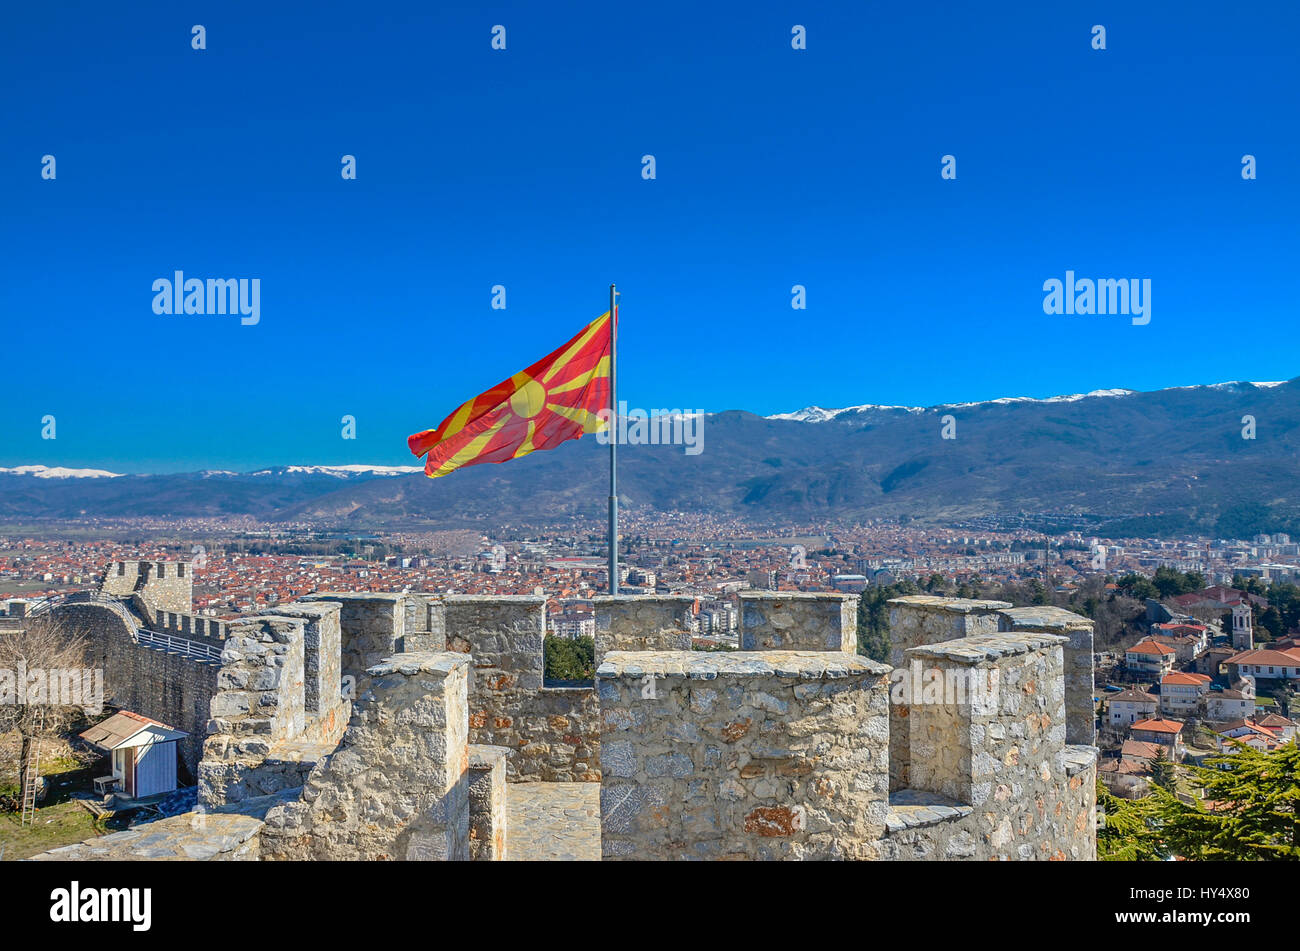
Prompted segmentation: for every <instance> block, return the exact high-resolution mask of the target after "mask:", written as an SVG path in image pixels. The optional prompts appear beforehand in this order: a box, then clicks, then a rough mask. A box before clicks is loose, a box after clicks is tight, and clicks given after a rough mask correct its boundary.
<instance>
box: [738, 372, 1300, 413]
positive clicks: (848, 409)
mask: <svg viewBox="0 0 1300 951" xmlns="http://www.w3.org/2000/svg"><path fill="white" fill-rule="evenodd" d="M1285 382H1286V381H1285V380H1277V381H1274V382H1258V383H1256V382H1246V381H1241V382H1233V383H1202V384H1196V385H1194V386H1172V387H1168V388H1166V389H1165V390H1153V391H1152V392H1154V393H1162V392H1172V391H1175V390H1230V389H1234V388H1239V387H1243V386H1253V387H1258V388H1261V389H1271V388H1272V387H1275V386H1282V385H1283V384H1284V383H1285ZM1140 392H1141V391H1139V390H1125V389H1108V390H1092V391H1090V392H1088V393H1070V394H1067V395H1064V396H1047V397H1033V396H1003V397H999V398H998V399H993V400H979V401H977V402H974V403H939V404H936V405H935V406H929V407H926V406H884V405H878V404H874V403H864V404H863V405H861V406H845V407H843V408H841V409H826V408H824V407H821V406H806V407H804V408H803V409H800V410H795V411H794V412H793V413H775V414H773V415H771V416H767V417H764V418H765V419H786V420H794V421H796V422H801V423H825V422H829V421H830V420H833V419H839V418H841V417H845V416H849V415H853V414H863V413H868V412H872V411H879V412H889V411H891V410H892V411H902V412H907V413H924V412H926V411H927V410H930V411H935V410H945V409H970V408H971V407H976V406H1007V405H1013V404H1017V403H1077V402H1078V401H1079V400H1087V399H1104V398H1115V397H1123V396H1136V395H1138V394H1139V393H1140Z"/></svg>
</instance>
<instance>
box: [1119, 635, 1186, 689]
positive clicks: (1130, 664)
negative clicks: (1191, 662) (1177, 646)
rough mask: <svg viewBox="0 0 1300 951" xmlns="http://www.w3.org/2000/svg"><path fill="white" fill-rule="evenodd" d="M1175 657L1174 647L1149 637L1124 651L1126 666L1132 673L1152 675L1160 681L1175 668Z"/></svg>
mask: <svg viewBox="0 0 1300 951" xmlns="http://www.w3.org/2000/svg"><path fill="white" fill-rule="evenodd" d="M1174 657H1175V651H1174V649H1173V648H1172V647H1169V646H1167V645H1165V644H1160V643H1157V642H1155V641H1153V640H1151V639H1150V638H1147V639H1146V640H1143V641H1139V642H1138V643H1136V644H1134V645H1133V646H1132V647H1130V648H1129V649H1128V650H1126V651H1125V652H1124V666H1125V667H1126V668H1127V669H1128V670H1129V671H1130V672H1131V673H1135V674H1142V675H1146V676H1151V677H1152V678H1153V679H1155V680H1157V681H1159V680H1160V678H1162V677H1164V675H1165V674H1167V673H1169V671H1171V670H1173V667H1174Z"/></svg>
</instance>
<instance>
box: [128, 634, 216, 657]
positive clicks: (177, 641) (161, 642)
mask: <svg viewBox="0 0 1300 951" xmlns="http://www.w3.org/2000/svg"><path fill="white" fill-rule="evenodd" d="M135 640H136V643H137V644H144V645H145V646H146V647H157V648H159V649H160V650H165V651H171V652H172V653H174V654H184V655H185V656H186V657H193V658H194V659H195V660H212V661H220V660H221V648H220V647H214V646H212V645H211V644H201V643H199V642H198V641H191V640H189V639H188V638H184V637H174V636H173V635H171V634H164V633H162V632H161V631H146V630H144V629H143V628H141V629H140V631H139V632H138V633H137V634H136V638H135Z"/></svg>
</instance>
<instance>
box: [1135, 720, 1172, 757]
mask: <svg viewBox="0 0 1300 951" xmlns="http://www.w3.org/2000/svg"><path fill="white" fill-rule="evenodd" d="M1128 735H1129V739H1131V740H1137V741H1139V742H1142V743H1159V744H1160V745H1161V746H1164V747H1167V748H1168V750H1169V758H1170V759H1171V760H1173V761H1174V762H1175V763H1177V762H1180V761H1181V760H1182V758H1183V724H1182V721H1181V720H1166V719H1161V718H1160V717H1150V718H1148V719H1146V720H1139V721H1138V722H1137V723H1134V724H1133V725H1132V726H1131V727H1129V733H1128Z"/></svg>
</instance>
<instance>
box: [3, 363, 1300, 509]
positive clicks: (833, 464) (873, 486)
mask: <svg viewBox="0 0 1300 951" xmlns="http://www.w3.org/2000/svg"><path fill="white" fill-rule="evenodd" d="M1246 415H1251V416H1253V417H1254V418H1255V421H1256V428H1257V438H1255V439H1253V440H1246V439H1243V438H1242V428H1243V424H1242V417H1243V416H1246ZM945 416H951V417H953V420H954V421H955V426H956V430H955V433H956V438H955V439H942V438H941V431H942V429H943V418H944V417H945ZM607 452H608V450H607V448H606V447H604V446H601V445H599V444H598V443H597V442H596V440H595V439H593V438H590V437H589V438H585V439H582V440H578V441H576V442H570V443H566V444H565V445H564V446H562V447H560V448H559V449H557V450H554V451H550V452H540V453H534V454H533V455H531V456H529V457H527V458H524V459H520V460H516V461H514V462H510V463H507V464H504V465H497V466H476V467H471V468H468V469H464V470H461V471H460V472H457V473H454V474H452V475H451V476H448V477H445V478H441V479H433V480H431V479H426V478H425V477H424V476H423V475H422V474H420V473H419V472H418V471H417V470H413V469H411V468H409V467H402V466H375V467H368V466H353V467H342V466H333V467H331V466H283V467H278V468H273V469H267V470H262V471H260V472H255V473H244V474H237V473H224V472H220V473H219V472H199V473H188V474H181V475H149V476H141V475H124V476H118V475H115V474H113V473H105V472H102V471H100V470H58V469H50V470H44V471H43V472H21V471H15V470H0V518H7V519H11V520H12V519H15V518H23V517H54V518H71V517H76V516H78V515H97V516H119V517H129V516H144V515H152V516H213V515H233V514H247V515H251V516H256V517H259V518H264V519H269V520H277V519H278V520H302V519H313V520H316V519H320V520H328V521H331V522H337V523H340V524H355V525H359V526H361V525H365V526H370V525H373V526H382V525H397V524H428V525H434V526H441V527H451V526H465V525H475V526H483V527H490V526H491V525H493V524H496V523H498V522H502V521H512V522H519V521H527V520H539V521H540V520H548V519H551V518H554V517H555V516H558V515H564V514H571V513H585V514H589V515H592V516H599V515H600V514H601V513H603V512H604V510H605V505H606V496H607V493H608V482H607V480H608V470H607V468H606V462H605V457H606V454H607ZM619 456H620V466H619V489H620V498H621V500H622V504H623V505H624V506H627V507H629V508H633V509H642V508H644V509H654V510H662V511H668V510H672V511H704V512H711V513H717V514H723V515H732V516H737V515H738V516H753V517H754V518H756V519H761V520H763V521H784V520H790V521H804V520H808V519H814V520H815V519H816V518H818V517H823V516H833V517H835V518H836V519H837V520H838V519H844V518H856V517H880V516H887V517H897V516H910V517H912V518H918V519H944V520H952V519H958V518H971V517H976V516H987V515H994V514H999V513H1016V512H1075V513H1091V514H1094V515H1098V516H1102V517H1103V519H1104V520H1106V521H1108V522H1109V525H1110V529H1109V530H1110V531H1112V532H1113V533H1116V534H1118V533H1119V530H1120V529H1124V530H1125V531H1131V533H1137V532H1140V531H1146V530H1157V531H1160V532H1165V533H1169V532H1178V531H1181V530H1189V529H1193V528H1195V529H1199V530H1202V531H1210V532H1218V533H1220V534H1233V535H1243V534H1253V533H1254V532H1255V531H1269V530H1272V531H1278V530H1282V531H1285V530H1291V531H1293V532H1294V533H1296V534H1300V531H1298V530H1297V528H1298V527H1300V497H1298V496H1297V493H1296V491H1295V487H1296V484H1297V474H1298V463H1300V379H1296V380H1292V381H1289V382H1285V383H1268V384H1258V383H1221V384H1214V385H1209V386H1190V387H1179V388H1175V389H1166V390H1157V391H1154V392H1149V393H1139V392H1133V391H1128V390H1104V391H1098V392H1096V393H1092V394H1083V395H1076V396H1063V397H1054V398H1051V399H1043V400H1030V399H1005V400H993V401H988V402H982V403H967V404H949V405H943V406H933V407H900V406H858V407H849V408H846V409H840V410H827V409H822V408H820V407H809V408H807V409H805V410H800V411H797V412H793V413H784V414H778V415H777V416H773V417H766V418H765V417H761V416H755V415H753V414H751V413H746V412H742V411H738V410H737V411H729V412H723V413H716V414H711V415H709V416H708V417H707V418H706V421H705V424H704V439H703V451H702V452H701V453H700V454H699V455H695V456H687V455H686V454H685V453H684V452H683V449H682V447H680V446H623V447H620V454H619ZM20 468H22V467H20ZM78 473H85V474H87V475H85V476H83V477H76V474H78ZM89 473H93V474H94V475H95V476H96V477H90V476H89V475H88V474H89Z"/></svg>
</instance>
